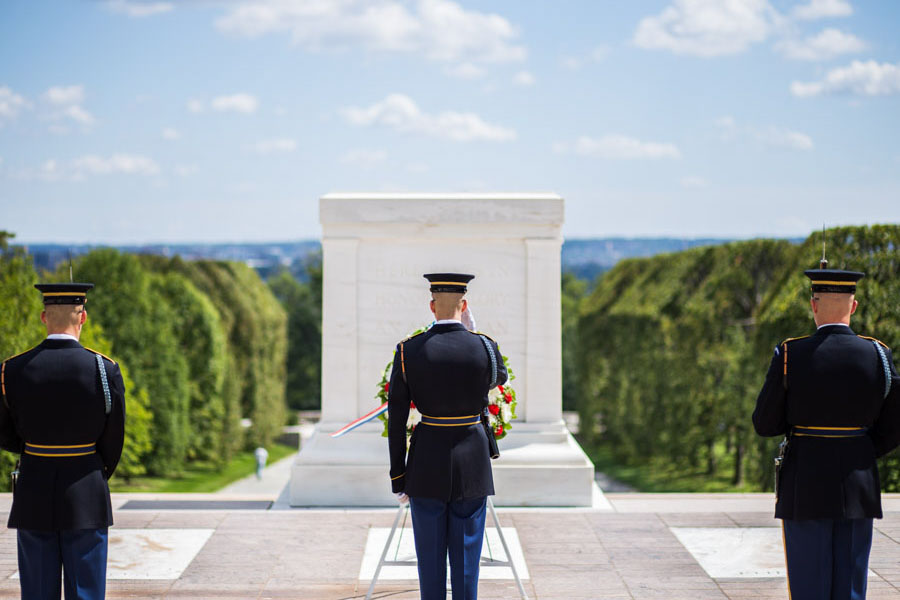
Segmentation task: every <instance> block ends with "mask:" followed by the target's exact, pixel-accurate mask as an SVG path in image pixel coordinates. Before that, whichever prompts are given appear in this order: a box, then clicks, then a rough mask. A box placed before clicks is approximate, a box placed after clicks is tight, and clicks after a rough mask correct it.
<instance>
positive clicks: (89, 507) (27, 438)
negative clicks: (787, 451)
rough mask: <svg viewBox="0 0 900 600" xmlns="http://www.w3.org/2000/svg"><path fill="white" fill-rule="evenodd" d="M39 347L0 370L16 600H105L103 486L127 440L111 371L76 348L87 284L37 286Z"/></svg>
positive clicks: (108, 521)
mask: <svg viewBox="0 0 900 600" xmlns="http://www.w3.org/2000/svg"><path fill="white" fill-rule="evenodd" d="M35 287H36V288H37V289H38V290H40V291H41V292H42V293H43V298H44V311H43V312H42V313H41V321H42V322H43V323H44V324H45V325H46V327H47V333H48V335H47V339H45V340H44V341H43V342H42V343H41V344H39V345H38V346H37V347H35V348H32V349H31V350H28V351H27V352H24V353H22V354H19V355H17V356H14V357H12V358H9V359H7V360H6V361H4V362H3V364H2V367H0V372H2V396H3V398H2V399H3V402H2V404H0V447H2V448H4V449H5V450H8V451H10V452H15V453H19V454H21V459H20V466H19V467H18V471H19V473H18V478H17V480H16V481H14V491H13V504H12V510H11V512H10V515H9V527H10V528H14V529H18V536H17V537H18V554H19V576H20V581H21V583H20V585H21V590H22V598H27V599H29V600H32V599H41V600H43V599H51V598H52V599H54V600H58V599H59V597H60V591H61V590H60V588H61V585H60V568H62V569H63V572H64V574H65V576H64V580H65V585H64V589H65V597H66V600H70V599H74V598H78V599H79V600H92V599H95V598H103V597H104V596H105V590H106V554H107V528H108V527H109V526H110V525H112V524H113V519H112V505H111V504H110V498H109V486H108V485H107V479H109V477H110V476H111V475H112V474H113V472H114V471H115V470H116V464H117V463H118V462H119V457H120V456H121V454H122V443H123V441H124V437H125V386H124V384H123V382H122V375H121V373H120V372H119V366H118V365H117V364H116V363H115V362H114V361H113V360H110V359H109V358H107V357H105V356H103V355H101V354H100V353H98V352H95V351H93V350H91V349H89V348H85V347H84V346H82V345H81V344H80V343H78V338H79V336H80V334H81V328H82V326H83V325H84V322H85V319H86V318H87V313H86V312H85V309H84V305H85V300H86V293H87V291H88V290H89V289H90V288H92V287H93V284H90V283H64V284H39V285H36V286H35Z"/></svg>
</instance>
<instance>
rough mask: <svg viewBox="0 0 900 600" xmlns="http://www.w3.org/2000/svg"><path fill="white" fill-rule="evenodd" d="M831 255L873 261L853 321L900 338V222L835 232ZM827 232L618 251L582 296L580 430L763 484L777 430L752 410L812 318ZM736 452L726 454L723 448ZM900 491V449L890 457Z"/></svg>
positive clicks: (571, 381) (637, 454)
mask: <svg viewBox="0 0 900 600" xmlns="http://www.w3.org/2000/svg"><path fill="white" fill-rule="evenodd" d="M827 241H828V249H829V251H828V253H829V256H830V257H832V258H831V260H832V262H831V263H830V265H829V266H831V267H833V268H851V269H859V270H863V271H866V272H867V273H868V275H869V276H868V277H867V278H866V279H865V280H863V282H862V284H861V285H860V287H859V292H858V294H857V298H858V299H859V301H860V308H859V311H858V312H857V314H856V315H855V316H854V318H853V327H854V328H855V329H856V331H857V332H859V333H863V334H866V335H874V336H876V337H879V338H880V339H882V340H884V341H885V342H886V343H887V344H889V345H892V344H896V343H898V342H900V330H898V328H900V318H898V317H900V307H898V303H897V300H896V299H897V298H898V297H900V294H898V292H900V287H898V286H900V283H898V282H900V277H898V276H900V260H898V252H897V249H898V248H900V226H873V227H846V228H840V229H833V230H830V231H828V232H827ZM820 249H821V233H817V234H813V235H812V236H810V238H809V239H808V240H807V241H806V242H805V243H804V244H802V245H799V246H797V245H792V244H790V243H788V242H785V241H775V240H751V241H744V242H734V243H730V244H724V245H721V246H714V247H707V248H696V249H691V250H686V251H684V252H679V253H674V254H666V255H660V256H656V257H652V258H645V259H631V260H625V261H622V262H620V263H619V264H618V265H616V267H614V268H613V269H612V270H610V271H609V272H607V273H606V274H605V275H603V276H602V277H601V278H600V280H599V281H598V283H597V286H596V288H595V290H594V291H593V293H591V294H590V295H589V296H588V297H586V298H584V299H583V300H582V302H581V303H580V305H578V309H577V310H578V320H577V328H576V329H577V336H576V339H577V342H576V343H577V347H576V348H575V350H574V351H573V352H571V353H570V356H571V360H572V361H573V362H574V364H575V365H576V367H575V369H574V370H575V374H574V375H572V376H569V378H568V379H567V381H566V386H567V387H570V388H571V389H572V390H575V393H576V396H577V399H578V400H577V407H578V410H579V413H580V416H581V422H582V423H583V424H585V425H584V426H583V427H582V434H581V435H582V437H583V439H584V440H585V441H586V443H588V444H589V445H591V444H602V445H603V446H604V447H606V448H608V450H609V451H610V452H611V453H612V454H613V456H614V457H615V459H616V460H619V461H621V462H623V463H625V464H640V463H642V462H643V463H649V462H650V461H651V459H652V461H659V460H663V461H665V462H666V463H667V464H671V465H673V466H675V467H678V468H681V469H683V470H685V472H687V471H689V470H694V469H697V468H698V466H700V467H702V468H703V469H704V470H705V471H706V473H708V474H710V475H714V474H718V473H719V471H720V469H723V468H726V467H724V466H723V465H727V469H729V474H730V479H731V481H732V483H733V484H734V485H735V486H738V487H739V488H740V489H760V490H761V489H768V487H769V486H770V480H771V458H772V453H773V451H774V447H775V445H777V440H773V439H771V438H770V439H764V438H759V437H758V436H756V435H755V432H754V431H753V428H752V424H751V423H750V414H751V413H752V411H753V408H754V406H755V402H756V395H757V393H758V392H759V389H760V387H761V386H762V382H763V379H764V376H765V372H766V368H767V366H768V362H769V360H770V359H771V353H772V348H773V347H774V346H775V344H777V343H778V342H780V341H781V340H783V339H785V338H787V337H792V336H797V335H803V334H805V333H808V332H810V331H811V330H813V329H814V327H815V326H814V323H813V321H812V318H811V314H810V311H809V305H808V298H809V282H808V280H807V279H806V277H805V276H803V274H802V272H803V270H804V269H808V268H814V267H816V266H817V265H818V255H819V254H821V250H820ZM723 458H727V460H723ZM882 466H883V477H882V479H883V481H884V484H885V489H888V490H892V491H893V490H900V459H898V458H897V457H896V456H892V457H889V458H888V459H887V460H885V461H883V465H882Z"/></svg>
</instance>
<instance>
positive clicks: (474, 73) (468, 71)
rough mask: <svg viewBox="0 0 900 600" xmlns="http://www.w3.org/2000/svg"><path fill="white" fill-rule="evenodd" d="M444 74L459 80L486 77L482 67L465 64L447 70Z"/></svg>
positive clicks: (485, 71)
mask: <svg viewBox="0 0 900 600" xmlns="http://www.w3.org/2000/svg"><path fill="white" fill-rule="evenodd" d="M446 73H447V74H448V75H452V76H453V77H457V78H459V79H481V78H482V77H484V76H485V75H487V70H486V69H485V68H484V67H479V66H478V65H476V64H473V63H470V62H467V63H462V64H461V65H456V66H453V67H449V68H447V69H446Z"/></svg>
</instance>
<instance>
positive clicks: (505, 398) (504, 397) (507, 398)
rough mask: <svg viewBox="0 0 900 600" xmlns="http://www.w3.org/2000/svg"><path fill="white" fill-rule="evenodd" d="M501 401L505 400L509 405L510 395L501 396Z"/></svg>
mask: <svg viewBox="0 0 900 600" xmlns="http://www.w3.org/2000/svg"><path fill="white" fill-rule="evenodd" d="M503 399H504V400H506V403H507V404H509V403H510V402H512V394H506V395H504V396H503Z"/></svg>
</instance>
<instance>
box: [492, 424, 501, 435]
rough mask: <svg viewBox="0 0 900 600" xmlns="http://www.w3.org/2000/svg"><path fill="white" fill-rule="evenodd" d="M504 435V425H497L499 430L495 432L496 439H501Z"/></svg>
mask: <svg viewBox="0 0 900 600" xmlns="http://www.w3.org/2000/svg"><path fill="white" fill-rule="evenodd" d="M501 435H503V425H497V430H496V431H495V432H494V437H500V436H501Z"/></svg>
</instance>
